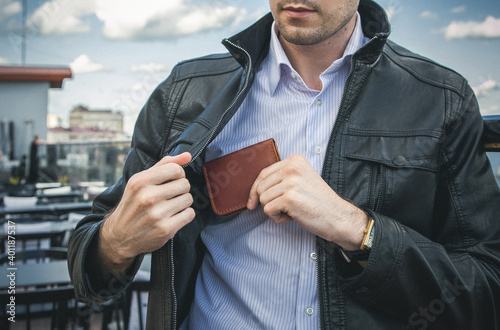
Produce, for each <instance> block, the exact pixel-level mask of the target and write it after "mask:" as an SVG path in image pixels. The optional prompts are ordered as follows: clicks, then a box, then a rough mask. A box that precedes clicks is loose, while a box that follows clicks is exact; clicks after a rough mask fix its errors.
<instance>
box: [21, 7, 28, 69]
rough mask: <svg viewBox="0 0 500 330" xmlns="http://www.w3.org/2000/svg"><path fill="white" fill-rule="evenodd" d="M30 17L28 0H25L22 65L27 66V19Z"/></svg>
mask: <svg viewBox="0 0 500 330" xmlns="http://www.w3.org/2000/svg"><path fill="white" fill-rule="evenodd" d="M27 16H28V0H23V30H22V37H21V39H22V40H21V42H22V44H21V45H22V50H21V56H22V58H21V65H22V66H26V17H27Z"/></svg>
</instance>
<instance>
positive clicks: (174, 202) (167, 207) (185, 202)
mask: <svg viewBox="0 0 500 330" xmlns="http://www.w3.org/2000/svg"><path fill="white" fill-rule="evenodd" d="M192 204H193V196H191V194H189V193H187V194H182V195H179V196H175V197H173V198H171V199H169V200H164V201H162V202H159V203H157V205H155V207H154V208H155V209H154V210H152V211H151V213H152V214H154V216H153V218H156V219H169V218H170V217H172V216H174V215H175V214H177V213H179V212H182V211H183V210H185V209H187V208H188V207H191V205H192Z"/></svg>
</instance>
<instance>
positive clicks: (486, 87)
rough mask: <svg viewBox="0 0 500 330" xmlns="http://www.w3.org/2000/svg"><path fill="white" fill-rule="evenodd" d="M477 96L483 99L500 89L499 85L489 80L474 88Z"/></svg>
mask: <svg viewBox="0 0 500 330" xmlns="http://www.w3.org/2000/svg"><path fill="white" fill-rule="evenodd" d="M472 89H473V90H474V93H476V96H477V97H478V98H479V97H483V96H487V95H489V94H490V93H491V92H493V91H494V90H496V89H498V84H497V82H496V81H494V80H492V79H489V80H486V81H485V82H483V83H482V84H481V85H479V86H477V87H473V88H472Z"/></svg>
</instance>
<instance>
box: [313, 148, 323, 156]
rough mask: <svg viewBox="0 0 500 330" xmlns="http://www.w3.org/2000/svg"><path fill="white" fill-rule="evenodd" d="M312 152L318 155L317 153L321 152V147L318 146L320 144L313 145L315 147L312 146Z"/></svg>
mask: <svg viewBox="0 0 500 330" xmlns="http://www.w3.org/2000/svg"><path fill="white" fill-rule="evenodd" d="M314 153H315V154H316V155H319V154H320V153H321V147H320V146H315V147H314Z"/></svg>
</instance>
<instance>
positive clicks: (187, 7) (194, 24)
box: [96, 0, 247, 40]
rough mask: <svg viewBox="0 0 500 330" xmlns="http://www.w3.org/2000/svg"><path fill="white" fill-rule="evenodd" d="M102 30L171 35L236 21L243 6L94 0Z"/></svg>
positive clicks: (117, 35)
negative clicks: (95, 0)
mask: <svg viewBox="0 0 500 330" xmlns="http://www.w3.org/2000/svg"><path fill="white" fill-rule="evenodd" d="M97 3H98V6H97V11H96V14H97V17H98V18H99V19H100V20H101V21H102V22H104V28H103V34H104V36H105V37H106V38H109V39H115V40H148V39H173V38H177V37H181V36H187V35H191V34H196V33H199V32H202V31H206V30H212V29H220V28H226V27H228V26H231V25H233V26H234V25H237V24H238V23H240V22H241V21H242V20H243V19H244V18H245V17H246V14H247V13H246V10H245V9H242V8H237V7H234V6H227V5H226V6H223V5H214V4H213V3H208V2H207V3H203V4H193V3H191V1H190V0H169V1H156V0H143V1H123V0H122V1H119V0H97Z"/></svg>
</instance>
